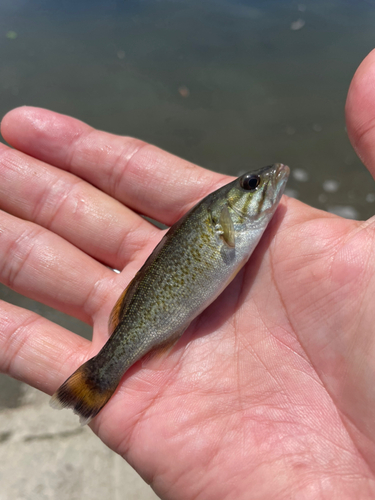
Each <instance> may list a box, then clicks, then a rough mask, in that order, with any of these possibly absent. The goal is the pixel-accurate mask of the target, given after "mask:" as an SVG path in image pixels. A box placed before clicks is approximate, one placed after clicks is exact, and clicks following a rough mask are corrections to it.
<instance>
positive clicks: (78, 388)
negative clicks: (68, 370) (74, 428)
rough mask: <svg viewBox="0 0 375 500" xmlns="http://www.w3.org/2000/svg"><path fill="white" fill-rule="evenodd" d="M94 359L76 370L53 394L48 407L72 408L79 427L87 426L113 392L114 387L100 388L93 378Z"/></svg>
mask: <svg viewBox="0 0 375 500" xmlns="http://www.w3.org/2000/svg"><path fill="white" fill-rule="evenodd" d="M95 373H96V370H95V358H92V359H89V360H88V361H86V363H84V364H83V365H82V366H80V367H79V368H78V370H76V371H75V372H74V373H73V375H71V376H70V377H69V378H68V379H67V380H66V381H65V382H64V383H63V384H62V385H61V386H60V387H59V388H58V389H57V391H56V392H55V394H54V395H53V396H52V398H51V401H50V406H52V408H56V409H58V410H61V409H62V408H72V409H73V411H74V413H76V414H77V415H79V421H80V423H81V425H85V424H88V423H89V422H90V420H91V419H92V418H94V417H95V415H97V414H98V413H99V412H100V410H101V409H102V408H103V406H104V405H105V404H106V403H107V402H108V400H109V398H110V397H111V396H112V394H113V393H114V392H115V389H116V385H115V386H114V387H108V385H107V384H106V385H107V386H106V387H101V385H100V383H99V382H98V377H96V376H95Z"/></svg>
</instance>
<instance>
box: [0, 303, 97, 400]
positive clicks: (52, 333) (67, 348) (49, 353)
mask: <svg viewBox="0 0 375 500" xmlns="http://www.w3.org/2000/svg"><path fill="white" fill-rule="evenodd" d="M90 347H91V342H90V341H88V340H86V339H83V338H82V337H79V336H78V335H76V334H74V333H72V332H69V331H68V330H66V329H65V328H63V327H61V326H59V325H56V324H55V323H52V322H51V321H49V320H47V319H45V318H42V317H41V316H39V315H38V314H36V313H34V312H31V311H28V310H26V309H22V308H20V307H17V306H14V305H12V304H8V303H7V302H4V301H0V372H2V373H6V374H7V375H10V376H11V377H13V378H16V379H18V380H21V381H22V382H25V383H27V384H29V385H32V386H33V387H36V388H37V389H39V390H41V391H43V392H46V393H47V394H52V393H53V392H54V391H55V390H56V388H57V387H58V386H59V385H60V384H61V383H62V382H63V381H64V380H65V378H66V377H67V376H68V375H69V374H70V373H71V372H72V371H73V369H75V368H76V367H77V366H78V365H79V364H81V363H82V362H83V361H85V360H86V359H87V357H88V356H89V352H90Z"/></svg>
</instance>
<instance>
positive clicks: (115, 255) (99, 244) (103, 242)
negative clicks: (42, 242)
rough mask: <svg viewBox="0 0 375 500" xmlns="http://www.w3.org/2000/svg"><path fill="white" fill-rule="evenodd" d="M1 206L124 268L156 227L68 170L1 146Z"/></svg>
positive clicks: (113, 266)
mask: <svg viewBox="0 0 375 500" xmlns="http://www.w3.org/2000/svg"><path fill="white" fill-rule="evenodd" d="M0 208H1V209H3V210H5V211H7V212H8V213H11V214H13V215H16V216H17V217H20V218H22V219H26V220H29V221H33V222H35V223H37V224H39V225H41V226H43V227H45V228H47V229H49V230H51V231H53V232H54V233H56V234H59V235H60V236H62V237H63V238H65V239H66V240H68V241H70V242H71V243H73V244H74V245H75V246H76V247H78V248H80V249H81V250H83V251H84V252H86V253H88V254H89V255H91V256H92V257H94V258H95V259H97V260H99V261H101V262H103V263H105V264H106V265H107V266H110V267H112V268H116V269H122V268H123V267H124V266H125V264H126V263H127V262H128V261H129V260H131V259H133V258H134V257H135V256H136V255H137V252H138V251H139V250H140V249H143V247H144V246H146V244H147V242H148V241H149V240H150V239H152V236H153V235H155V237H156V235H157V232H158V231H157V229H156V228H155V227H154V226H153V225H152V224H150V223H149V222H147V221H146V220H145V219H143V218H142V217H140V216H139V215H137V214H135V213H134V212H133V211H132V210H130V209H128V208H126V207H124V206H123V205H122V204H121V203H119V202H118V201H116V200H114V199H113V198H111V197H110V196H108V195H106V194H104V193H102V192H101V191H100V190H98V189H97V188H95V187H93V186H92V185H90V184H88V183H87V182H84V181H82V180H81V179H79V178H78V177H76V176H75V175H73V174H70V173H68V172H63V171H61V170H60V169H58V168H56V167H51V166H50V165H48V164H46V163H44V162H41V161H39V160H36V159H34V158H31V157H30V156H27V155H25V154H24V153H21V152H19V151H17V150H14V149H10V148H9V147H7V146H4V145H2V144H0Z"/></svg>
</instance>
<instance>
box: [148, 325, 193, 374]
mask: <svg viewBox="0 0 375 500" xmlns="http://www.w3.org/2000/svg"><path fill="white" fill-rule="evenodd" d="M185 330H186V328H183V329H182V330H178V331H177V332H175V333H174V334H173V335H172V336H171V337H170V338H169V339H168V340H166V341H165V342H163V343H162V344H159V345H158V346H156V347H154V348H153V349H151V351H149V352H148V353H147V354H145V356H143V358H142V368H146V367H147V368H150V369H151V370H156V369H157V368H159V366H160V365H161V364H162V363H163V361H164V360H165V358H166V357H167V356H168V355H169V354H170V352H171V351H172V349H173V347H174V346H175V344H176V343H177V342H178V340H179V338H180V337H181V335H182V334H183V333H184V331H185Z"/></svg>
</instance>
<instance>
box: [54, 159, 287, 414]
mask: <svg viewBox="0 0 375 500" xmlns="http://www.w3.org/2000/svg"><path fill="white" fill-rule="evenodd" d="M288 173H289V169H288V167H286V166H284V165H280V164H277V165H273V166H271V167H265V168H264V169H260V170H258V171H255V172H252V173H249V174H245V175H244V176H241V177H240V178H238V179H236V180H234V181H233V182H231V183H229V184H227V185H226V186H223V187H222V188H220V189H218V190H217V191H215V192H213V193H211V194H210V195H208V196H207V197H206V198H204V199H203V200H202V201H201V202H199V203H198V204H197V205H196V206H195V207H194V208H193V209H192V210H190V211H189V212H188V213H187V214H186V215H185V216H183V217H182V218H181V219H180V220H179V221H178V222H177V223H176V224H175V225H174V226H172V227H171V228H170V229H169V231H168V232H167V233H166V235H165V236H164V238H163V239H162V240H161V242H160V243H159V245H157V247H156V248H155V249H154V251H153V253H152V254H151V255H150V257H149V258H148V259H147V261H146V262H145V264H144V265H143V267H142V268H141V269H140V271H139V272H138V273H137V275H136V276H135V277H134V279H133V280H132V281H131V283H130V285H129V286H128V288H127V289H126V291H125V293H124V294H123V296H121V297H120V299H119V301H118V302H117V304H116V305H115V307H114V309H113V312H112V315H111V319H110V329H111V330H113V332H112V335H111V337H110V339H109V340H108V341H107V343H106V344H105V345H104V347H103V348H102V349H101V351H100V352H99V353H98V354H97V355H96V356H95V357H94V358H92V359H91V360H89V361H88V362H87V363H85V364H84V365H82V367H80V368H79V369H78V370H77V371H76V372H75V373H74V374H73V375H72V376H71V377H70V378H69V379H68V380H67V381H66V382H65V383H64V384H63V385H62V386H61V387H60V388H59V389H58V391H57V392H56V393H55V395H54V396H53V399H52V404H53V406H55V407H56V406H58V407H61V406H62V407H65V406H70V407H73V409H74V410H75V411H76V412H77V413H78V414H79V415H80V416H81V419H82V421H84V422H86V421H87V420H89V419H91V418H92V417H93V416H95V415H96V414H97V413H98V412H99V411H100V409H101V408H102V407H103V406H104V404H105V403H106V402H107V400H108V399H109V397H110V396H111V395H112V393H113V392H114V390H115V389H116V387H117V385H118V383H119V382H120V380H121V377H122V376H123V374H124V373H125V372H126V370H127V369H128V368H129V367H130V366H132V365H133V364H134V363H135V362H136V361H137V360H138V359H140V358H142V357H143V356H144V355H145V354H147V353H148V352H150V351H153V350H157V349H159V348H162V347H165V346H166V345H169V344H171V343H173V342H175V341H176V340H177V339H178V337H179V336H180V335H181V334H182V333H183V332H184V330H185V329H186V328H187V327H188V325H189V324H190V323H191V321H192V320H193V319H194V318H195V317H196V316H197V315H198V314H200V313H201V312H202V311H203V310H204V309H205V308H206V307H207V306H208V305H209V304H210V303H211V302H213V300H215V298H216V297H217V296H218V295H219V294H220V293H221V292H222V291H223V290H224V289H225V287H226V286H227V285H228V284H229V283H230V281H231V280H232V279H233V278H234V276H235V275H236V274H237V272H238V271H239V269H241V267H242V266H243V265H244V264H245V263H246V261H247V260H248V258H249V257H250V255H251V253H252V251H253V250H254V248H255V247H256V245H257V243H258V241H259V239H260V238H261V236H262V234H263V232H264V230H265V228H266V226H267V224H268V222H269V220H270V219H271V218H272V215H273V213H274V211H275V209H276V207H277V205H278V202H279V200H280V198H281V195H282V192H283V190H284V187H285V184H286V180H287V177H288Z"/></svg>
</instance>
